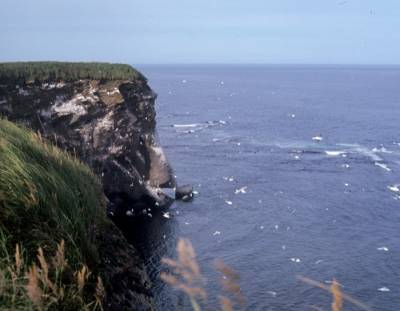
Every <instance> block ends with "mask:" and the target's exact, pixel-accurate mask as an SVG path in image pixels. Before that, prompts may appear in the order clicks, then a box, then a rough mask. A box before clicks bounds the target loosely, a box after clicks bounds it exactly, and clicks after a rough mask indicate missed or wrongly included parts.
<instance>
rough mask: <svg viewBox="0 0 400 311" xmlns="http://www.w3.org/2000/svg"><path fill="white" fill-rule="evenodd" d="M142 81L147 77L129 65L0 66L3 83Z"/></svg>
mask: <svg viewBox="0 0 400 311" xmlns="http://www.w3.org/2000/svg"><path fill="white" fill-rule="evenodd" d="M79 79H93V80H143V81H146V78H145V77H144V76H143V75H142V74H141V73H140V72H139V71H137V70H136V69H134V68H133V67H132V66H130V65H126V64H112V63H98V62H91V63H83V62H79V63H73V62H10V63H0V83H10V82H11V83H33V82H39V83H40V82H47V81H74V80H79Z"/></svg>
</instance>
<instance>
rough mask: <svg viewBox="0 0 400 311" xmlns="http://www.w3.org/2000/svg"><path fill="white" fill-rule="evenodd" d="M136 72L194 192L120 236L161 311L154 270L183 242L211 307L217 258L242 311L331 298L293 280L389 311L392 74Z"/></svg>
mask: <svg viewBox="0 0 400 311" xmlns="http://www.w3.org/2000/svg"><path fill="white" fill-rule="evenodd" d="M138 68H139V69H140V70H141V71H142V72H143V73H144V74H145V75H146V76H147V78H148V79H149V83H150V85H151V87H152V88H153V89H154V90H155V91H156V93H158V95H159V96H158V99H157V103H156V110H157V128H158V133H159V138H160V141H161V144H162V145H163V147H164V150H165V152H166V154H167V156H168V159H169V161H170V162H171V164H172V166H173V167H174V171H175V174H176V176H177V180H178V181H179V183H180V184H185V183H191V184H193V186H194V188H195V190H196V192H197V194H196V196H195V199H194V201H193V202H191V203H185V202H175V203H174V204H173V205H172V206H171V208H170V210H169V215H168V216H169V218H168V217H165V215H164V214H163V213H160V214H156V215H153V217H152V218H150V217H149V218H148V219H145V220H140V222H138V223H137V224H133V225H132V230H131V231H130V232H129V233H128V237H129V238H130V240H131V241H132V243H134V244H135V245H136V246H137V247H138V248H139V249H140V250H141V252H142V254H143V257H144V259H145V263H146V266H147V269H148V271H149V274H150V276H151V278H152V280H153V282H154V288H153V291H154V293H155V295H156V300H157V308H158V310H175V309H176V303H177V300H179V297H180V295H179V294H178V293H177V292H176V291H174V290H172V289H171V288H170V287H169V286H167V285H165V284H164V283H163V282H162V281H161V280H160V279H159V273H160V271H163V270H165V266H164V265H163V264H161V263H160V260H161V258H162V257H171V258H175V256H176V251H175V247H176V243H177V241H178V239H179V238H181V237H183V238H187V239H189V240H190V241H191V243H192V244H193V247H194V248H195V250H196V253H197V260H198V262H199V265H200V267H201V270H202V273H203V275H204V277H205V278H206V280H207V285H206V289H207V292H208V296H209V302H210V304H212V305H214V306H215V305H216V303H217V296H218V295H220V294H221V293H222V290H221V286H220V284H219V279H220V278H221V277H220V276H219V275H218V273H217V272H216V271H215V268H214V262H215V260H216V259H222V260H223V261H224V262H225V263H226V264H227V265H229V266H231V267H232V268H233V269H234V270H235V271H236V272H237V273H238V274H239V275H240V284H241V288H242V293H243V295H244V296H245V298H246V310H310V309H311V308H312V307H313V306H314V307H322V308H324V309H325V310H328V309H329V308H330V302H331V296H330V295H329V293H326V292H324V291H322V290H321V289H319V288H315V287H312V286H310V285H308V284H305V283H304V282H302V281H300V280H299V279H298V276H305V277H308V278H311V279H314V280H317V281H319V282H322V283H324V284H325V285H328V286H329V285H330V282H331V281H332V279H333V278H335V279H337V281H338V282H339V283H340V284H341V285H342V290H343V291H344V292H345V293H347V294H350V295H352V296H353V297H355V298H357V299H359V300H360V301H362V302H364V303H365V304H367V305H369V306H371V307H372V308H373V309H375V310H387V311H389V310H390V311H397V310H399V308H400V243H399V242H400V174H399V172H400V124H399V120H400V67H390V66H385V67H377V66H375V67H373V66H370V67H367V66H267V65H262V66H261V65H260V66H259V65H249V66H245V65H237V66H233V65H232V66H230V65H219V66H217V65H215V66H213V65H202V66H200V65H199V66H190V65H182V66H178V65H176V66H172V65H171V66H166V65H165V66H138ZM183 309H184V310H190V307H189V305H188V304H187V302H186V304H184V307H183ZM345 310H359V309H357V308H356V307H354V306H352V305H351V304H348V303H347V302H346V303H345Z"/></svg>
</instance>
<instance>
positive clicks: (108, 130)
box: [0, 79, 176, 215]
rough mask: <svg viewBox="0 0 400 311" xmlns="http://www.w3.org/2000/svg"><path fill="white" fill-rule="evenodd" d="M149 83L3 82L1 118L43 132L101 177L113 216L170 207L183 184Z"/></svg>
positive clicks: (142, 80)
mask: <svg viewBox="0 0 400 311" xmlns="http://www.w3.org/2000/svg"><path fill="white" fill-rule="evenodd" d="M155 99H156V94H155V93H154V92H153V91H152V90H151V89H150V87H149V86H148V85H147V83H146V81H145V80H144V79H136V80H114V81H99V80H88V79H84V80H77V81H72V82H63V81H54V82H46V83H31V84H24V85H15V84H9V85H8V84H3V85H0V115H2V116H5V117H6V118H8V119H10V120H11V121H15V122H17V123H22V124H24V125H26V126H27V127H29V128H32V129H34V130H35V131H38V132H40V133H41V135H43V136H44V137H45V138H47V139H49V140H51V141H53V142H54V143H55V144H56V145H57V146H58V147H60V148H62V149H66V150H68V151H70V152H72V153H74V154H76V156H77V157H79V158H80V159H81V160H82V161H83V162H85V163H87V164H88V165H89V166H90V167H92V169H93V170H94V172H95V173H96V174H98V175H99V176H100V177H101V179H102V183H103V186H104V192H105V194H106V196H107V198H108V199H109V201H110V204H109V206H110V213H111V214H112V215H125V214H127V215H134V214H138V213H141V212H142V211H143V210H145V209H148V208H149V207H153V206H154V207H155V206H157V207H163V206H167V205H168V204H169V203H170V201H171V199H170V198H169V197H168V196H166V195H165V194H164V192H163V191H162V188H175V187H176V182H175V179H174V177H173V175H172V170H171V167H170V165H169V164H168V161H167V159H166V156H165V154H164V152H163V150H162V148H161V146H160V145H159V143H158V140H157V133H156V129H155V109H154V101H155Z"/></svg>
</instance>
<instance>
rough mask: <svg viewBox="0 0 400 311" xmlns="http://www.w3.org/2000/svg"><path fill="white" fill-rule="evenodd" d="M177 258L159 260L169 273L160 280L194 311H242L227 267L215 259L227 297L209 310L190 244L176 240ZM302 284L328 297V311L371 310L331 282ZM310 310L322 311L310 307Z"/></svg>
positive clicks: (239, 295)
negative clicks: (347, 307)
mask: <svg viewBox="0 0 400 311" xmlns="http://www.w3.org/2000/svg"><path fill="white" fill-rule="evenodd" d="M176 250H177V254H178V258H177V259H176V260H173V259H169V258H163V260H162V262H163V263H164V264H165V265H166V266H167V267H168V268H169V270H170V271H169V272H162V273H161V274H160V277H161V279H162V280H163V281H164V282H165V283H167V284H168V285H170V286H172V287H173V288H175V289H177V290H179V291H181V292H183V293H184V294H185V295H186V296H187V297H188V299H189V301H190V304H191V306H192V309H193V310H194V311H201V310H202V309H203V310H221V311H232V310H235V309H240V310H242V309H245V298H244V296H243V294H242V292H241V287H240V284H239V282H240V278H239V274H238V273H236V272H235V271H234V270H233V269H232V268H231V267H229V266H228V265H226V264H225V263H224V262H223V261H221V260H219V261H216V263H215V268H216V270H217V271H218V272H219V273H220V274H221V276H222V277H221V288H222V290H223V291H224V292H225V293H226V294H227V295H225V294H224V295H218V298H219V306H217V307H211V308H210V306H209V305H208V303H207V293H206V291H205V289H204V285H205V282H204V277H203V276H202V274H201V272H200V267H199V265H198V263H197V259H196V253H195V251H194V248H193V246H192V244H191V243H190V241H188V240H185V239H180V240H179V241H178V245H177V249H176ZM299 280H301V281H302V282H304V283H306V284H309V285H312V286H314V287H318V288H321V289H323V290H325V291H327V292H329V293H330V294H331V295H332V303H331V310H332V311H343V310H344V307H343V305H344V301H347V302H349V303H351V304H353V305H354V306H357V307H358V308H359V309H360V310H365V311H371V308H370V307H368V306H367V305H366V304H364V303H363V302H361V301H359V300H357V299H355V298H353V297H352V296H350V295H348V294H345V293H343V292H342V290H341V286H340V284H339V283H338V282H337V281H336V280H335V279H333V281H332V285H331V286H327V285H325V284H322V283H320V282H317V281H315V280H312V279H309V278H306V277H299ZM310 307H311V308H312V309H315V310H325V309H322V308H319V307H316V306H313V305H311V306H310Z"/></svg>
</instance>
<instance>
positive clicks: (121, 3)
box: [0, 0, 400, 64]
mask: <svg viewBox="0 0 400 311" xmlns="http://www.w3.org/2000/svg"><path fill="white" fill-rule="evenodd" d="M0 40H1V41H0V42H1V48H0V61H12V60H83V61H114V62H128V63H134V64H143V63H269V64H271V63H272V64H273V63H297V64H300V63H317V64H318V63H319V64H321V63H324V64H348V63H352V64H400V0H374V1H373V0H348V1H344V0H273V1H272V0H246V1H242V0H203V1H197V0H142V1H137V0H113V1H104V0H1V4H0Z"/></svg>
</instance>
